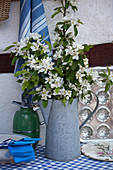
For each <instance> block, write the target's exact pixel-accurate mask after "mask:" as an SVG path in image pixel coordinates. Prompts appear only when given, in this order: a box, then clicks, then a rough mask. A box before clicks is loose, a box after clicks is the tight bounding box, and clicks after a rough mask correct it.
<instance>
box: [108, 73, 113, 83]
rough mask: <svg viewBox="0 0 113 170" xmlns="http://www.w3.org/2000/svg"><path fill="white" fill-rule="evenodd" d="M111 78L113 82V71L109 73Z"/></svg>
mask: <svg viewBox="0 0 113 170" xmlns="http://www.w3.org/2000/svg"><path fill="white" fill-rule="evenodd" d="M109 80H111V81H112V82H113V73H112V72H111V73H110V75H109Z"/></svg>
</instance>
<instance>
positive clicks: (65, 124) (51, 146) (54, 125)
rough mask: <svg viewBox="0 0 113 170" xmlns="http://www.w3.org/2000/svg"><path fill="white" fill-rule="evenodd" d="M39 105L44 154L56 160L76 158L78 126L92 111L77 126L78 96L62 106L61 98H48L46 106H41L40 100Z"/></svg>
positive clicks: (78, 137)
mask: <svg viewBox="0 0 113 170" xmlns="http://www.w3.org/2000/svg"><path fill="white" fill-rule="evenodd" d="M39 106H40V108H41V111H42V115H43V117H44V120H45V124H46V143H45V156H46V157H47V158H50V159H52V160H57V161H70V160H74V159H76V158H78V157H79V156H80V155H81V152H80V128H81V127H82V126H83V125H84V124H85V123H86V122H87V121H88V119H89V118H90V117H91V116H92V114H94V111H95V110H96V109H97V107H98V99H97V105H96V107H95V109H94V111H93V113H92V114H91V115H90V116H89V117H88V118H87V120H85V122H83V124H82V125H81V126H80V127H79V115H78V98H75V99H74V100H73V103H72V104H70V103H69V102H68V101H67V102H66V107H64V105H63V103H62V101H61V100H55V99H53V100H52V99H50V100H48V106H47V107H46V108H43V106H42V102H41V101H39Z"/></svg>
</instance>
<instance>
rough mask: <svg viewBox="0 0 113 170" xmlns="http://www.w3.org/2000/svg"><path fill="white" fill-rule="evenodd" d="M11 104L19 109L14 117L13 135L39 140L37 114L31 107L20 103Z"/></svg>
mask: <svg viewBox="0 0 113 170" xmlns="http://www.w3.org/2000/svg"><path fill="white" fill-rule="evenodd" d="M12 103H13V104H16V105H18V106H19V107H20V109H19V110H18V111H16V113H15V115H14V119H13V133H17V134H23V135H26V136H29V137H31V138H39V137H40V120H39V116H38V114H37V112H36V111H34V110H33V107H28V106H26V105H23V104H22V103H21V102H16V101H13V102H12ZM37 110H38V109H37ZM42 124H43V123H42ZM36 145H37V143H36V144H35V145H34V148H35V146H36Z"/></svg>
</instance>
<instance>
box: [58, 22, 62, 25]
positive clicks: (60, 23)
mask: <svg viewBox="0 0 113 170" xmlns="http://www.w3.org/2000/svg"><path fill="white" fill-rule="evenodd" d="M63 24H64V22H57V24H56V25H63Z"/></svg>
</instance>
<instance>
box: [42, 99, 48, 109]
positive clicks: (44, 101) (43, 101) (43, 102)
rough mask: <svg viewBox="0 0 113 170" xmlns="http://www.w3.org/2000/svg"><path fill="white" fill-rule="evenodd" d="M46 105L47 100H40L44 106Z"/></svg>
mask: <svg viewBox="0 0 113 170" xmlns="http://www.w3.org/2000/svg"><path fill="white" fill-rule="evenodd" d="M47 105H48V100H42V106H43V107H44V108H46V107H47Z"/></svg>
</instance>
